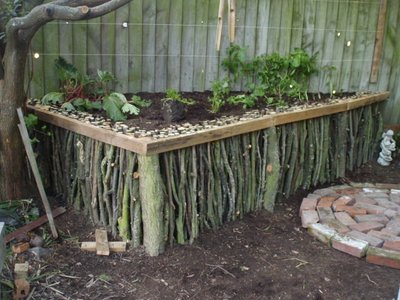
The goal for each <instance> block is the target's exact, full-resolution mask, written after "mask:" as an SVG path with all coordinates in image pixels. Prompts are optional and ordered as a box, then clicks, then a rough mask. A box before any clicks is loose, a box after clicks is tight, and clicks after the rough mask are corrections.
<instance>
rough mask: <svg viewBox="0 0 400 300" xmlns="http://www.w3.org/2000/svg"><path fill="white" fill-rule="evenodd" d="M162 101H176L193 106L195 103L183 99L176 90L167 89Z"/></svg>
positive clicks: (191, 100)
mask: <svg viewBox="0 0 400 300" xmlns="http://www.w3.org/2000/svg"><path fill="white" fill-rule="evenodd" d="M163 101H178V102H180V103H182V104H184V105H193V104H194V103H195V101H194V100H193V99H188V98H184V97H183V96H182V95H181V94H180V93H179V92H178V91H177V90H175V89H167V90H166V92H165V98H164V99H163Z"/></svg>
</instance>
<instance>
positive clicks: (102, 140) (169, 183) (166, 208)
mask: <svg viewBox="0 0 400 300" xmlns="http://www.w3.org/2000/svg"><path fill="white" fill-rule="evenodd" d="M387 98H388V93H377V94H369V95H363V96H361V97H359V98H354V99H350V100H341V101H338V102H337V103H332V104H327V105H320V106H314V107H309V108H303V109H301V110H298V111H288V112H282V113H270V114H267V113H259V114H258V115H257V114H255V115H252V116H247V117H242V119H239V120H235V121H232V122H230V123H229V124H222V125H220V124H217V122H215V124H211V125H212V126H211V125H209V126H210V127H208V128H205V127H200V126H199V127H197V129H193V128H191V129H190V130H189V132H179V131H178V130H177V132H176V134H174V135H173V136H169V137H165V138H160V137H156V136H152V135H148V136H140V135H138V134H137V133H136V134H135V132H129V128H128V129H126V128H125V130H124V127H123V126H122V124H116V125H115V124H111V126H110V128H109V129H106V128H101V126H102V125H100V126H99V124H91V123H89V122H88V123H85V121H83V122H82V121H81V120H76V119H71V118H70V117H68V116H64V115H62V114H60V113H57V112H55V111H49V109H48V107H47V108H46V107H41V106H30V108H31V109H32V110H34V111H35V113H36V114H37V115H38V116H39V118H40V119H41V120H43V121H45V122H47V123H49V124H52V125H55V126H52V127H51V130H52V131H53V135H52V138H51V139H52V146H53V148H52V157H53V162H52V165H53V176H52V178H51V179H52V180H53V182H54V184H53V185H54V187H55V189H56V190H57V191H58V192H62V193H65V194H66V195H68V200H69V203H71V204H73V205H74V206H75V207H76V208H78V209H82V210H83V211H84V212H85V213H86V214H88V215H89V216H90V217H91V219H92V220H93V222H94V223H95V224H97V225H99V226H100V225H102V226H107V227H109V228H110V229H111V230H112V232H113V234H114V235H117V234H119V235H121V236H122V237H123V238H125V239H131V240H132V244H133V245H134V246H137V245H140V244H142V243H143V244H144V245H145V247H146V249H147V252H148V253H149V254H150V255H157V254H159V253H161V252H162V251H163V249H164V246H165V242H167V243H169V244H171V245H172V244H174V243H175V242H177V243H181V244H182V243H187V242H192V241H193V240H194V239H195V238H196V237H197V236H198V234H199V232H201V231H203V230H204V229H207V228H217V227H219V226H220V225H221V224H223V223H224V222H226V221H231V220H235V219H237V218H241V217H242V216H243V215H244V214H246V213H248V212H251V211H255V210H258V209H267V210H270V211H272V210H273V207H274V204H275V201H276V199H281V198H284V197H288V196H289V195H290V194H292V193H293V192H294V191H295V190H296V189H298V188H303V189H308V188H309V187H310V186H314V185H317V184H321V183H327V182H332V181H334V180H335V179H336V178H338V177H342V176H344V174H345V170H346V169H348V170H352V169H353V168H354V167H357V166H360V165H361V164H362V163H364V162H366V161H368V160H369V159H371V158H372V155H373V154H375V153H376V150H377V143H378V142H379V139H380V137H381V133H382V121H381V117H380V113H379V102H381V101H383V100H385V99H387ZM118 126H119V127H120V128H119V127H118ZM103 127H104V126H103ZM195 128H196V127H195ZM113 129H114V130H113ZM119 131H121V132H119Z"/></svg>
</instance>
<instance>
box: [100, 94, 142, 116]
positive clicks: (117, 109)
mask: <svg viewBox="0 0 400 300" xmlns="http://www.w3.org/2000/svg"><path fill="white" fill-rule="evenodd" d="M103 109H104V110H105V111H106V112H107V115H108V116H109V117H110V118H111V119H112V120H114V121H123V120H126V118H127V116H126V113H128V114H135V115H137V114H139V111H140V110H139V108H137V107H136V106H134V105H132V104H129V103H128V101H127V100H126V97H125V96H124V95H123V94H120V93H111V94H110V95H108V96H106V97H104V98H103Z"/></svg>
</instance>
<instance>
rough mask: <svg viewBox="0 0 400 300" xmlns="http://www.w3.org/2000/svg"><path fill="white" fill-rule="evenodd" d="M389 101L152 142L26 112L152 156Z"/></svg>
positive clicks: (368, 99)
mask: <svg viewBox="0 0 400 300" xmlns="http://www.w3.org/2000/svg"><path fill="white" fill-rule="evenodd" d="M388 97H389V92H382V93H377V94H370V95H364V96H361V97H360V98H357V99H351V100H347V101H341V102H339V103H334V104H327V105H323V106H317V107H312V108H307V109H305V110H302V111H291V112H283V113H277V114H273V115H266V116H263V117H260V118H257V119H251V120H246V121H239V122H237V123H234V124H229V125H224V126H221V127H215V128H211V129H204V130H202V131H198V132H196V133H193V134H184V135H179V136H174V137H167V138H163V139H152V138H149V137H139V138H135V137H133V136H131V135H126V134H122V133H118V132H114V131H111V130H107V129H103V128H99V127H96V126H95V125H92V124H89V123H84V122H82V121H79V120H76V119H71V118H69V117H66V116H63V115H61V114H57V113H53V112H50V111H48V110H46V109H43V108H41V107H40V106H31V105H28V108H29V109H31V110H33V111H35V113H36V115H37V116H38V117H39V119H40V120H42V121H45V122H47V123H50V124H53V125H56V126H59V127H62V128H65V129H67V130H70V131H73V132H76V133H78V134H82V135H85V136H88V137H91V138H93V139H96V140H99V141H101V142H104V143H107V144H111V145H114V146H117V147H120V148H123V149H126V150H129V151H132V152H136V153H138V154H143V155H151V154H158V153H163V152H168V151H171V150H176V149H182V148H186V147H190V146H194V145H199V144H204V143H208V142H212V141H216V140H220V139H223V138H228V137H232V136H236V135H240V134H244V133H248V132H253V131H257V130H262V129H265V128H268V127H272V126H278V125H282V124H287V123H293V122H298V121H302V120H307V119H312V118H317V117H322V116H326V115H332V114H336V113H340V112H344V111H349V110H352V109H356V108H359V107H362V106H366V105H370V104H373V103H377V102H380V101H383V100H386V99H387V98H388Z"/></svg>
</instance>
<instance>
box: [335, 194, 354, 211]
mask: <svg viewBox="0 0 400 300" xmlns="http://www.w3.org/2000/svg"><path fill="white" fill-rule="evenodd" d="M354 203H355V200H354V199H353V198H352V197H349V196H342V197H339V198H337V199H336V200H335V201H334V202H333V204H332V207H333V209H336V207H337V206H338V205H339V206H340V205H353V204H354Z"/></svg>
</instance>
